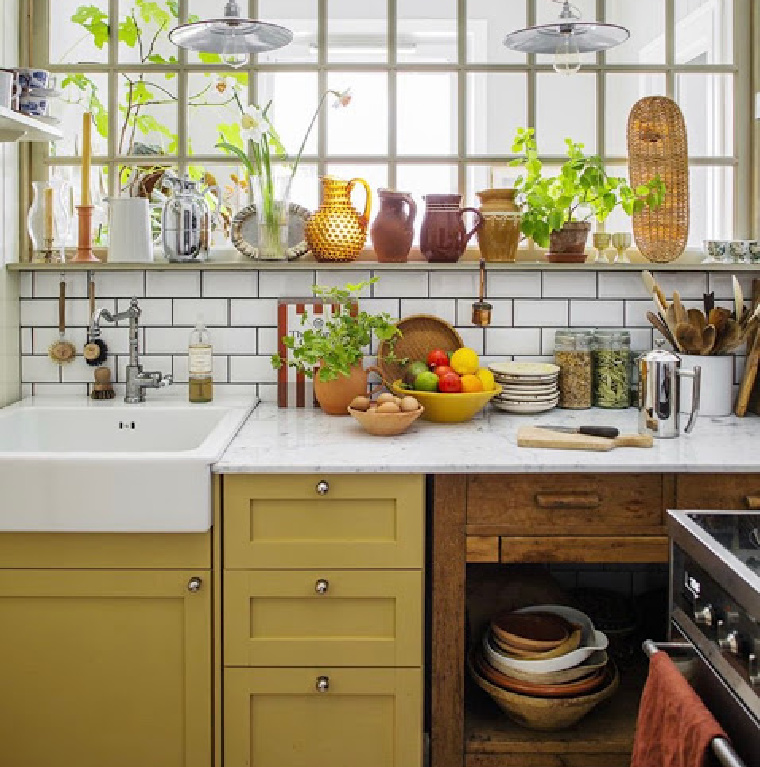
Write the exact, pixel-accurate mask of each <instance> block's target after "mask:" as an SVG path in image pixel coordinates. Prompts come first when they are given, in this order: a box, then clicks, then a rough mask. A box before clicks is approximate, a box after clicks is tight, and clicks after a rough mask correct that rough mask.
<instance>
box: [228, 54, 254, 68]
mask: <svg viewBox="0 0 760 767" xmlns="http://www.w3.org/2000/svg"><path fill="white" fill-rule="evenodd" d="M249 58H250V57H249V56H248V54H247V53H232V52H230V53H222V62H223V63H224V64H226V65H227V66H228V67H234V68H235V69H240V67H244V66H245V65H246V64H247V63H248V59H249Z"/></svg>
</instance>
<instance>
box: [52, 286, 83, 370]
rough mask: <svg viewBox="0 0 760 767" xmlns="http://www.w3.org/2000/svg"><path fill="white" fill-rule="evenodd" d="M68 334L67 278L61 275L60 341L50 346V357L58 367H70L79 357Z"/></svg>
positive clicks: (59, 290)
mask: <svg viewBox="0 0 760 767" xmlns="http://www.w3.org/2000/svg"><path fill="white" fill-rule="evenodd" d="M65 332H66V277H65V276H64V274H63V273H61V279H60V282H59V284H58V340H57V341H54V342H53V343H52V344H50V347H49V348H48V355H49V356H50V359H51V360H53V362H55V364H56V365H68V363H69V362H71V361H72V360H73V359H74V357H76V356H77V350H76V348H75V347H74V344H72V343H71V341H69V340H67V339H66V337H65Z"/></svg>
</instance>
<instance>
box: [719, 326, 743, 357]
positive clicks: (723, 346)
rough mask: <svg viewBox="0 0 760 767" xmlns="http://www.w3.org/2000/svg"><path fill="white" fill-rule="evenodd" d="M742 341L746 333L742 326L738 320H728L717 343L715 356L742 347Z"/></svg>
mask: <svg viewBox="0 0 760 767" xmlns="http://www.w3.org/2000/svg"><path fill="white" fill-rule="evenodd" d="M742 341H744V333H743V332H742V328H741V325H740V324H739V323H738V322H737V321H736V320H732V319H728V320H726V324H725V327H724V329H723V332H722V333H721V335H720V336H719V337H718V339H717V341H716V342H715V354H723V352H730V351H732V350H734V349H736V347H737V346H740V345H741V343H742Z"/></svg>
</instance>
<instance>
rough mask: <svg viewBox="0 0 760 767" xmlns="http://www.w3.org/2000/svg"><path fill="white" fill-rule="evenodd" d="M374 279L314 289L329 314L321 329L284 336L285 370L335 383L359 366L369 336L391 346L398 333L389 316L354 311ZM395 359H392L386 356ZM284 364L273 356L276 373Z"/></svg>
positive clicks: (368, 341)
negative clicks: (286, 367)
mask: <svg viewBox="0 0 760 767" xmlns="http://www.w3.org/2000/svg"><path fill="white" fill-rule="evenodd" d="M374 282H377V278H376V277H375V278H373V279H371V280H368V281H367V282H360V283H358V284H356V285H346V286H345V287H344V288H327V287H322V286H320V285H314V287H313V288H312V292H313V293H314V296H315V297H317V298H319V299H321V300H322V301H324V303H325V304H326V305H332V306H333V311H332V314H331V315H329V314H326V315H325V317H326V318H327V319H326V320H325V322H324V325H323V326H322V327H321V328H319V329H307V330H303V331H297V332H295V333H293V334H292V335H289V336H283V339H282V341H283V343H284V344H285V346H286V348H287V349H289V350H290V352H291V353H292V354H291V355H289V356H290V359H288V363H287V364H288V367H292V368H295V369H296V370H298V371H299V372H301V373H304V374H305V375H306V376H307V377H308V378H313V377H314V375H315V374H316V372H317V370H318V371H319V373H318V374H319V380H320V381H325V382H327V381H334V380H336V379H337V378H338V377H339V376H349V375H350V374H351V368H352V367H354V366H355V365H358V364H360V363H361V361H362V359H363V358H364V350H365V348H366V347H367V346H369V344H370V341H371V340H372V336H373V335H374V336H375V338H376V339H377V340H378V341H380V342H382V341H390V342H391V344H392V343H393V341H394V339H396V337H397V336H400V335H401V331H400V330H399V329H398V328H397V327H396V326H395V325H394V324H393V321H392V320H391V317H390V315H389V314H385V313H383V314H368V313H367V312H360V311H358V310H357V299H358V296H359V294H360V293H361V292H362V290H364V288H366V287H367V286H369V285H371V284H372V283H374ZM306 323H307V315H306V313H304V314H302V315H301V326H302V327H303V326H305V325H306ZM389 358H392V359H395V356H392V353H391V355H389ZM284 364H285V361H284V360H283V359H282V357H281V356H280V355H279V354H275V355H273V356H272V367H273V368H275V370H279V369H280V368H281V367H282V366H283V365H284Z"/></svg>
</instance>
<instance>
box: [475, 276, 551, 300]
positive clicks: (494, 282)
mask: <svg viewBox="0 0 760 767" xmlns="http://www.w3.org/2000/svg"><path fill="white" fill-rule="evenodd" d="M486 294H487V295H488V297H489V298H540V297H541V272H538V271H536V272H511V271H510V272H488V273H487V274H486Z"/></svg>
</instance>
